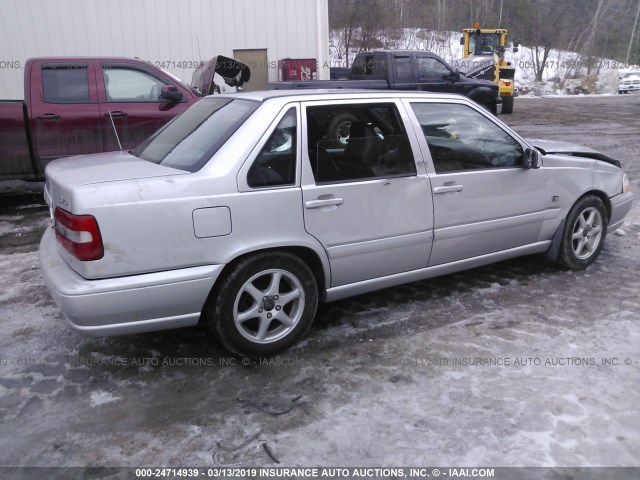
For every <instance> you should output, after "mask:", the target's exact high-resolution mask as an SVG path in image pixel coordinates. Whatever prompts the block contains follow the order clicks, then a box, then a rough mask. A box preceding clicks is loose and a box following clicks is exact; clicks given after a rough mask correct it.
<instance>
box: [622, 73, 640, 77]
mask: <svg viewBox="0 0 640 480" xmlns="http://www.w3.org/2000/svg"><path fill="white" fill-rule="evenodd" d="M629 77H640V72H627V73H625V74H624V77H623V78H629Z"/></svg>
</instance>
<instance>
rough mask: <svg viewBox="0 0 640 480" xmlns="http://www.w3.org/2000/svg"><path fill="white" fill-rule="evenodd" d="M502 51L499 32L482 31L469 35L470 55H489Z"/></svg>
mask: <svg viewBox="0 0 640 480" xmlns="http://www.w3.org/2000/svg"><path fill="white" fill-rule="evenodd" d="M476 44H477V45H478V50H477V51H476ZM499 52H500V34H499V33H481V34H480V35H476V34H475V33H472V34H471V35H469V55H487V54H493V53H499Z"/></svg>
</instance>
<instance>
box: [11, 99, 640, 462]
mask: <svg viewBox="0 0 640 480" xmlns="http://www.w3.org/2000/svg"><path fill="white" fill-rule="evenodd" d="M639 111H640V95H625V96H611V97H577V98H539V99H528V98H519V99H517V101H516V107H515V113H514V114H513V115H512V116H503V117H502V119H503V120H504V121H506V122H507V123H509V124H510V125H512V126H513V127H514V128H515V129H516V130H517V131H519V132H520V133H522V134H523V135H525V136H526V137H529V138H550V139H563V140H570V141H575V142H578V143H583V144H586V145H589V146H591V147H594V148H596V149H599V150H603V151H605V152H607V153H609V154H610V155H611V156H613V157H614V158H619V159H620V160H621V161H622V162H623V165H624V168H625V169H626V171H627V172H628V173H629V176H630V177H631V179H632V184H633V186H634V190H635V191H636V192H638V191H640V160H639V159H638V157H637V153H638V151H639V150H640V136H639V133H640V119H639V116H638V112H639ZM0 201H1V202H2V204H1V206H0V271H2V275H1V276H0V309H1V310H0V312H1V320H2V327H3V328H2V330H1V332H0V466H87V465H91V466H105V465H107V466H143V465H147V466H193V465H198V466H276V465H277V466H283V465H286V466H318V465H320V466H403V465H408V466H415V465H448V466H460V465H462V466H494V467H495V466H547V467H571V466H632V467H633V466H640V388H639V387H640V323H639V321H640V296H639V293H640V278H639V276H638V273H639V272H640V203H638V202H636V205H635V206H634V209H633V211H632V214H631V215H630V218H629V221H628V224H627V225H625V227H624V228H623V232H619V233H621V235H611V236H610V237H609V238H608V239H607V243H606V245H605V248H604V250H603V252H602V254H601V256H600V258H599V259H598V260H597V261H596V263H595V264H594V265H593V266H591V267H590V268H589V269H588V270H586V271H582V272H567V271H563V270H559V269H557V268H555V267H554V266H551V265H548V264H546V263H544V262H543V261H541V260H540V259H539V258H537V257H533V258H523V259H518V260H514V261H508V262H503V263H500V264H497V265H493V266H489V267H485V268H480V269H476V270H473V271H469V272H464V273H460V274H455V275H450V276H446V277H442V278H438V279H434V280H430V281H423V282H418V283H414V284H411V285H406V286H402V287H398V288H392V289H387V290H384V291H381V292H376V293H373V294H370V295H363V296H360V297H357V298H354V299H350V300H346V301H341V302H337V303H333V304H330V305H326V306H323V307H322V308H321V311H320V313H319V315H318V317H317V321H316V323H315V324H314V327H313V328H312V331H311V332H310V334H309V336H308V337H307V339H306V340H304V341H303V343H302V344H301V345H300V346H299V347H298V348H296V349H294V350H292V351H290V352H287V353H286V354H284V355H281V356H278V357H275V358H273V359H271V360H270V361H268V362H266V363H263V364H261V363H260V362H258V363H251V362H248V360H246V359H242V358H238V357H234V356H230V355H229V354H227V353H226V352H225V351H224V350H223V349H222V348H221V347H220V346H219V345H217V344H216V343H215V342H214V341H213V340H212V339H211V338H210V336H209V335H208V334H207V332H206V331H204V330H202V329H199V328H193V329H183V330H175V331H170V332H160V333H152V334H145V335H136V336H129V337H118V338H106V339H93V338H88V337H84V336H82V335H80V334H78V333H76V332H75V331H73V330H72V329H71V327H69V326H68V325H67V323H66V321H65V320H64V319H63V317H62V315H61V313H60V311H59V310H58V308H57V307H56V306H55V304H54V303H53V302H52V301H51V299H50V298H49V296H48V294H47V292H46V290H45V288H44V286H43V281H42V279H41V277H40V273H39V270H38V260H37V246H38V241H39V238H40V236H41V234H42V232H43V230H44V229H45V228H46V226H47V223H48V218H47V211H46V209H45V208H44V206H43V204H42V202H41V198H40V197H39V196H33V195H21V196H12V197H9V196H4V197H2V198H0ZM276 462H279V463H276Z"/></svg>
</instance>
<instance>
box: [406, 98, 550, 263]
mask: <svg viewBox="0 0 640 480" xmlns="http://www.w3.org/2000/svg"><path fill="white" fill-rule="evenodd" d="M407 103H409V102H407ZM410 106H411V109H412V110H413V112H414V113H415V116H416V118H417V121H418V123H419V124H420V127H421V129H422V132H423V134H424V138H425V140H426V143H427V144H428V150H429V151H430V153H431V159H432V162H433V164H432V165H430V166H429V171H430V172H431V171H432V172H433V174H432V175H431V184H432V187H433V202H434V212H435V220H434V222H435V227H434V243H433V251H432V252H431V259H430V261H429V265H430V266H434V265H441V264H444V263H448V262H453V261H457V260H463V259H466V258H471V257H476V256H480V255H484V254H489V253H494V252H498V251H501V250H507V249H510V248H515V247H519V246H524V245H528V244H532V243H535V242H537V241H539V237H540V233H541V229H542V224H543V220H544V217H545V208H546V207H545V205H546V204H545V202H546V195H545V192H546V184H547V181H546V172H545V171H544V170H543V169H540V170H537V169H526V168H524V166H523V158H524V149H523V146H522V145H521V143H520V142H519V141H518V140H517V139H516V138H514V137H513V136H511V135H510V134H509V132H507V131H506V130H504V129H503V128H502V127H500V126H499V125H497V124H496V123H494V122H493V121H492V120H490V119H489V118H487V117H486V116H485V115H484V114H482V113H480V112H478V111H476V110H475V109H473V108H471V107H469V106H467V105H462V104H439V103H429V102H419V101H411V102H410Z"/></svg>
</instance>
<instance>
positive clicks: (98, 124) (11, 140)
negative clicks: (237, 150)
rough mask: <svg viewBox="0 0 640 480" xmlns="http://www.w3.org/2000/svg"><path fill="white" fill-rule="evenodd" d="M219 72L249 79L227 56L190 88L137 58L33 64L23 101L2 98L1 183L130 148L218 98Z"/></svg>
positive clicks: (203, 70) (236, 81)
mask: <svg viewBox="0 0 640 480" xmlns="http://www.w3.org/2000/svg"><path fill="white" fill-rule="evenodd" d="M214 73H218V74H220V75H221V76H222V78H223V80H224V81H225V82H226V83H227V84H228V85H230V86H240V85H242V84H243V83H244V82H246V81H248V80H249V78H250V73H249V69H248V67H247V66H246V65H244V64H242V63H241V62H238V61H237V60H234V59H230V58H227V57H222V56H218V57H214V58H213V59H212V60H210V61H209V62H206V63H202V64H201V66H200V67H199V68H198V70H196V72H195V73H194V77H193V85H191V86H189V85H186V84H184V83H183V82H181V81H180V80H179V79H178V78H176V77H174V76H173V75H171V74H169V73H167V72H165V71H163V70H160V69H158V68H155V67H154V66H152V65H149V64H148V63H146V62H144V61H142V60H138V59H130V58H80V57H78V58H36V59H30V60H28V61H27V62H26V65H25V72H24V78H25V83H24V94H25V100H24V101H10V100H0V180H14V179H19V180H38V179H42V178H43V176H44V167H45V166H46V164H47V163H48V162H49V161H51V160H53V159H55V158H59V157H67V156H71V155H80V154H86V153H96V152H107V151H111V150H129V149H132V148H134V147H135V146H136V145H137V144H138V143H140V142H141V141H142V140H144V139H145V138H147V137H148V136H150V135H151V134H152V133H153V132H155V131H156V130H157V129H158V128H160V127H161V126H162V125H164V124H165V123H167V122H168V121H169V120H171V119H172V118H173V117H175V116H176V115H178V114H180V113H182V112H183V111H184V110H186V109H187V108H188V107H189V106H191V105H192V104H194V103H195V102H197V101H198V100H199V99H200V98H201V97H202V96H204V95H209V94H211V93H214V91H215V90H217V85H216V84H215V83H214V82H213V76H214Z"/></svg>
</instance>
